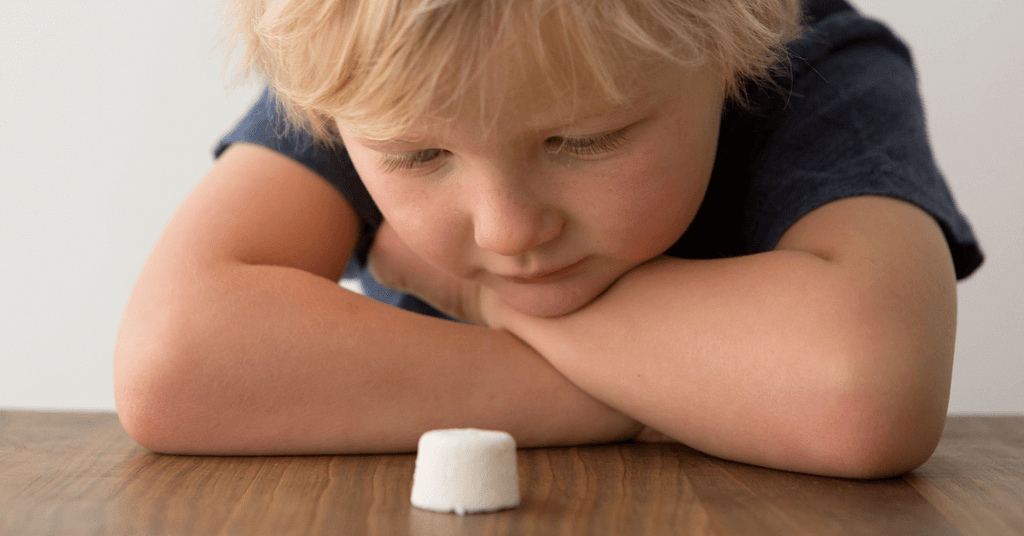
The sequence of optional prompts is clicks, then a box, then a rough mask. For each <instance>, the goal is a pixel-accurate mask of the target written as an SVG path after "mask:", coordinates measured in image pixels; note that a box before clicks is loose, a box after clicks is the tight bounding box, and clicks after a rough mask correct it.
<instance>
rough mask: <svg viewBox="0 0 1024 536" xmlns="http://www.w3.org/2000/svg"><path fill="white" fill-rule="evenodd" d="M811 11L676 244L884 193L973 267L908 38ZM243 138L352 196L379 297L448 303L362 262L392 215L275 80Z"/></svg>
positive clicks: (724, 236) (730, 120) (753, 233)
mask: <svg viewBox="0 0 1024 536" xmlns="http://www.w3.org/2000/svg"><path fill="white" fill-rule="evenodd" d="M806 12H807V15H808V22H809V25H808V26H809V29H808V31H807V32H806V33H805V34H804V35H803V36H802V37H801V38H800V39H798V40H796V41H794V42H793V43H791V44H790V45H789V63H788V65H787V66H786V68H785V69H784V71H783V72H782V73H781V74H779V75H777V76H776V77H774V79H773V82H774V84H751V85H749V87H748V88H747V92H748V99H747V100H748V102H747V103H746V105H744V106H739V105H728V106H727V109H726V110H725V112H724V113H723V117H722V125H721V127H722V128H721V132H720V135H719V141H718V152H717V156H716V160H715V166H714V171H713V172H712V176H711V181H710V184H709V187H708V191H707V194H706V196H705V198H704V201H703V203H702V205H701V207H700V210H699V211H698V212H697V215H696V217H695V218H694V220H693V223H692V224H691V225H690V227H689V228H688V229H687V231H686V232H685V233H684V234H683V236H682V237H681V238H680V239H679V241H678V242H676V243H675V244H674V245H673V246H672V247H671V248H669V250H668V251H667V252H666V253H667V254H668V255H672V256H676V257H681V258H721V257H731V256H738V255H748V254H753V253H759V252H764V251H770V250H772V249H773V248H774V247H775V245H776V244H777V243H778V241H779V239H780V238H781V237H782V235H783V233H785V232H786V230H787V229H789V227H790V226H792V225H793V224H794V223H796V221H797V220H799V219H800V218H801V217H803V216H804V215H806V214H807V213H809V212H811V211H813V210H814V209H816V208H818V207H820V206H822V205H824V204H826V203H829V202H831V201H835V200H838V199H842V198H846V197H853V196H859V195H880V196H887V197H893V198H898V199H902V200H904V201H908V202H910V203H912V204H914V205H917V206H918V207H920V208H922V209H924V210H925V211H926V212H928V213H929V214H931V215H932V216H933V217H934V218H935V220H936V221H937V222H938V223H939V225H940V227H941V228H942V231H943V233H944V235H945V237H946V241H947V243H948V244H949V249H950V252H951V253H952V256H953V262H954V265H955V268H956V275H957V278H958V279H962V278H965V277H967V276H968V275H970V274H971V273H973V272H974V271H975V270H976V269H977V268H978V267H979V266H980V265H981V263H982V261H983V258H984V257H983V255H982V252H981V249H980V248H979V246H978V241H977V239H976V238H975V237H974V234H973V232H972V230H971V227H970V225H969V224H968V222H967V220H966V219H965V218H964V216H963V215H962V214H961V213H960V212H959V210H958V209H957V206H956V203H955V202H954V200H953V197H952V195H951V193H950V191H949V187H948V186H947V184H946V182H945V180H944V178H943V176H942V174H941V173H940V171H939V169H938V167H937V166H936V164H935V160H934V158H933V155H932V152H931V147H930V146H929V144H928V136H927V130H926V128H925V117H924V111H923V107H922V105H921V99H920V95H919V93H918V89H917V78H916V74H915V72H914V67H913V63H912V60H911V55H910V51H909V50H908V49H907V47H906V46H905V45H904V44H903V43H902V42H901V41H900V40H899V39H898V38H897V37H896V36H895V35H894V34H893V33H892V32H891V31H890V30H889V29H888V28H887V27H886V26H885V25H883V24H882V23H880V22H877V21H874V20H871V19H868V18H865V17H863V16H862V15H861V14H859V13H858V12H856V11H855V10H854V9H853V8H852V7H851V6H850V5H849V4H848V3H847V2H846V1H845V0H809V1H808V2H807V3H806ZM235 142H246V143H255V144H259V145H263V146H265V147H268V148H270V149H273V150H275V151H279V152H281V153H282V154H284V155H287V156H289V157H291V158H293V159H295V160H297V161H298V162H300V163H302V164H304V165H305V166H307V167H308V168H310V169H311V170H313V171H315V172H316V173H318V174H319V175H320V176H321V177H323V178H324V179H326V180H327V181H328V182H330V183H331V184H333V185H334V186H335V187H336V188H337V189H338V190H339V191H340V192H341V193H342V194H343V195H344V196H345V198H346V199H348V201H349V202H350V203H351V204H352V206H353V207H354V208H355V210H356V212H357V213H358V214H359V216H360V217H361V218H362V220H363V222H364V229H365V230H364V232H363V236H362V237H361V238H360V241H359V244H358V247H357V251H356V255H355V256H354V257H353V259H352V261H351V262H350V263H349V269H348V271H347V273H346V276H348V277H359V278H360V279H361V282H362V284H363V289H364V292H365V293H366V294H367V295H368V296H371V297H374V298H376V299H378V300H380V301H383V302H386V303H390V304H392V305H396V306H399V307H403V308H406V309H409V310H413V311H417V312H421V313H425V314H432V315H434V316H443V315H441V314H440V313H438V312H437V311H434V310H433V309H432V308H430V307H429V306H428V305H426V304H425V303H423V302H421V301H420V300H418V299H416V298H415V297H412V296H408V295H404V294H401V293H398V292H395V291H392V290H390V289H386V288H384V287H382V286H380V285H379V284H378V283H377V282H376V281H374V280H373V278H372V277H370V275H369V272H368V271H367V270H366V269H365V264H366V263H365V261H366V253H367V251H368V249H369V246H370V244H371V243H372V239H373V236H374V234H375V233H376V230H377V228H378V226H379V225H380V222H381V214H380V211H379V210H378V209H377V207H376V205H375V204H374V202H373V199H372V198H371V197H370V195H369V193H368V192H367V191H366V188H365V187H364V186H363V184H362V181H361V180H360V179H359V175H358V174H357V173H356V171H355V169H354V168H353V167H352V163H351V161H350V160H349V159H348V156H347V153H346V152H345V149H344V148H343V147H340V146H339V147H335V148H332V149H322V148H318V147H316V146H315V145H314V143H313V141H312V138H310V137H309V136H308V135H306V134H304V133H301V132H294V131H287V132H286V129H285V127H284V121H283V119H282V118H281V117H279V115H278V111H277V108H276V103H275V102H274V97H273V95H272V94H271V92H269V91H265V92H264V93H263V95H262V96H261V97H260V99H259V101H258V102H256V104H255V105H254V106H253V107H252V109H250V110H249V112H248V114H247V115H246V116H245V117H244V118H242V120H241V121H240V122H239V123H238V125H237V126H235V128H234V129H233V130H232V131H231V132H230V133H228V134H227V136H225V137H224V138H223V139H222V140H221V141H220V143H218V144H217V147H216V149H215V150H214V154H215V155H216V156H219V155H220V154H221V153H222V152H223V151H224V150H225V149H226V148H227V147H228V146H229V145H230V144H232V143H235Z"/></svg>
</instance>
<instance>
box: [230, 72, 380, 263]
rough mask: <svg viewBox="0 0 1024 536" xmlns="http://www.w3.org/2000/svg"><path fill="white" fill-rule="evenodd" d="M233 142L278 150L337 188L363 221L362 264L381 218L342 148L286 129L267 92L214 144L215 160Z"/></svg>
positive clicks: (359, 245) (358, 255)
mask: <svg viewBox="0 0 1024 536" xmlns="http://www.w3.org/2000/svg"><path fill="white" fill-rule="evenodd" d="M233 143H252V144H256V145H261V146H263V147H266V148H268V149H271V150H274V151H277V152H279V153H281V154H283V155H285V156H287V157H289V158H291V159H293V160H295V161H297V162H299V163H300V164H302V165H304V166H306V167H307V168H309V169H310V170H312V171H313V172H315V173H316V174H318V175H319V176H320V177H322V178H323V179H324V180H326V181H327V182H329V183H331V184H332V185H333V186H334V187H335V188H337V189H338V191H339V192H341V194H342V195H343V196H344V197H345V199H347V200H348V202H349V203H351V204H352V207H353V208H354V209H355V211H356V213H357V214H358V215H359V217H360V219H362V220H363V228H364V230H363V235H362V236H361V237H360V240H359V242H358V243H357V246H356V252H355V257H356V259H357V260H358V262H359V263H360V264H365V262H366V253H367V251H368V250H369V247H370V244H371V243H372V238H373V236H374V234H376V232H377V228H378V227H379V226H380V222H381V220H382V217H381V214H380V211H379V210H378V209H377V205H376V204H375V203H374V202H373V199H372V198H371V197H370V194H369V192H367V191H366V187H365V186H363V182H362V180H360V178H359V175H358V174H357V173H356V170H355V168H354V167H353V166H352V161H351V160H350V159H349V157H348V153H347V152H346V151H345V149H344V147H341V146H337V147H324V146H322V145H317V144H316V143H315V142H314V141H313V138H312V137H311V136H309V135H308V134H306V133H304V132H301V131H298V130H297V129H295V128H290V127H288V126H287V124H286V123H285V120H284V117H283V116H282V112H281V111H280V109H279V108H278V104H277V101H276V100H275V99H274V96H273V93H272V92H271V91H270V90H269V89H265V90H264V91H263V94H262V95H261V96H260V98H259V99H258V100H257V101H256V103H255V104H253V106H252V108H250V109H249V111H248V112H247V113H246V115H245V117H243V118H242V119H241V120H240V121H239V122H238V124H237V125H235V127H234V128H233V129H232V130H231V131H230V132H228V134H227V135H225V136H224V137H223V138H222V139H221V140H220V141H219V142H218V143H217V145H216V146H215V147H214V150H213V155H214V157H215V158H219V157H220V155H221V154H222V153H223V152H224V151H225V150H227V148H228V147H229V146H231V144H233Z"/></svg>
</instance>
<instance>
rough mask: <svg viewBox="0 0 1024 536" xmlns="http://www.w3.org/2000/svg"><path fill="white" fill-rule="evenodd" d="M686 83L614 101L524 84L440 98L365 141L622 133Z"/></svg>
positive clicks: (671, 80) (660, 84)
mask: <svg viewBox="0 0 1024 536" xmlns="http://www.w3.org/2000/svg"><path fill="white" fill-rule="evenodd" d="M685 84H686V81H685V79H683V77H681V76H680V75H679V73H675V74H673V75H671V76H666V73H665V72H664V71H663V72H662V74H659V75H655V74H652V75H650V76H647V77H645V78H643V79H642V80H640V81H637V82H636V83H633V84H631V85H629V86H626V87H624V89H625V91H624V94H623V98H620V99H614V98H611V97H609V96H608V95H607V94H605V93H604V92H602V91H600V90H597V89H595V88H593V87H592V86H590V87H586V86H584V87H580V88H576V89H575V90H573V91H561V90H560V88H552V87H550V86H549V85H548V84H545V83H539V82H536V79H534V80H533V81H531V80H530V79H528V78H523V79H520V81H517V82H515V83H509V84H503V85H501V86H499V87H491V88H488V90H486V91H467V92H464V93H463V94H462V96H461V98H460V99H458V100H454V99H449V98H448V96H447V95H441V96H440V97H438V99H437V101H438V103H439V104H437V105H436V106H435V107H433V108H431V109H430V110H428V111H427V112H426V113H424V114H423V115H421V116H420V117H419V118H417V119H416V120H414V121H412V123H411V124H409V125H408V126H407V128H405V129H404V130H403V131H402V132H400V133H397V134H396V135H392V136H383V137H373V136H363V137H364V138H366V139H376V140H379V141H395V142H408V143H418V142H421V141H423V140H428V139H431V138H434V137H437V136H438V134H439V133H441V132H444V131H459V132H473V133H474V135H476V136H479V137H480V138H482V139H490V138H493V137H497V138H504V139H507V138H510V137H520V136H526V135H529V134H533V133H550V134H551V135H557V134H559V133H563V134H570V135H571V134H574V133H575V134H586V133H591V134H592V133H593V132H594V131H598V130H602V129H613V128H620V127H621V125H620V123H622V122H623V121H626V120H628V119H630V118H632V117H634V116H639V115H642V114H644V113H647V112H650V111H652V110H654V109H655V108H657V107H658V106H661V105H662V104H663V103H664V102H665V101H666V100H668V99H671V98H672V97H674V96H676V95H677V94H678V92H679V91H682V90H683V88H684V86H685Z"/></svg>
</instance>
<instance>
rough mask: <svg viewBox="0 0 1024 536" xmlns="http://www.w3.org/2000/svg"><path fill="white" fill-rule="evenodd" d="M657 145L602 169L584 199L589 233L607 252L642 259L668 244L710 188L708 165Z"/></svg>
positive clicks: (684, 228)
mask: <svg viewBox="0 0 1024 536" xmlns="http://www.w3.org/2000/svg"><path fill="white" fill-rule="evenodd" d="M666 155H672V153H671V152H668V153H667V152H665V151H659V150H657V149H656V148H655V149H651V150H648V151H641V152H638V154H637V155H636V156H635V157H634V158H630V159H624V160H623V161H622V162H620V163H618V164H617V165H616V166H614V167H612V168H610V169H609V170H607V172H606V173H604V174H603V176H604V178H605V180H602V181H600V183H599V184H598V187H597V188H594V189H593V195H590V196H588V199H586V200H584V202H583V203H581V206H583V207H586V209H585V210H586V211H587V212H586V213H585V215H584V216H583V219H585V220H586V221H588V222H589V227H590V233H591V234H592V236H591V238H592V239H594V240H596V241H598V242H599V243H600V244H601V247H602V248H604V249H606V250H607V251H608V254H610V255H614V256H616V257H619V258H622V259H628V260H633V261H637V262H643V261H646V260H648V259H650V258H651V257H653V256H655V255H658V254H661V253H662V252H663V251H664V250H665V249H668V247H669V246H671V245H672V244H673V243H675V242H676V240H678V239H679V237H680V236H682V234H683V233H684V232H685V231H686V229H687V227H689V225H690V222H691V221H693V217H694V215H696V213H697V209H698V208H699V207H700V203H701V201H702V200H703V198H704V193H705V192H706V190H707V184H708V178H709V176H710V168H709V167H708V166H705V165H703V163H702V162H699V161H694V159H691V158H686V157H683V156H681V155H679V151H676V152H675V155H676V156H668V157H666Z"/></svg>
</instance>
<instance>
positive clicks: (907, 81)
mask: <svg viewBox="0 0 1024 536" xmlns="http://www.w3.org/2000/svg"><path fill="white" fill-rule="evenodd" d="M791 57H792V58H793V65H792V71H791V72H792V88H791V90H789V88H785V89H786V91H784V93H785V94H786V95H785V99H784V101H785V102H784V104H783V105H782V107H781V111H780V112H779V113H780V115H779V117H780V118H781V119H780V121H779V123H778V128H777V129H776V130H774V131H773V132H771V133H770V134H768V136H767V139H766V140H765V143H764V145H763V148H762V151H761V152H760V155H761V156H760V157H759V159H758V161H757V162H756V163H755V165H754V166H753V177H752V182H751V191H750V195H749V196H748V197H747V200H748V201H747V207H746V208H745V210H744V213H745V214H746V217H747V218H749V220H748V222H747V223H746V225H745V226H744V227H745V228H746V229H747V232H748V233H749V236H747V237H746V240H747V241H749V243H754V244H761V245H762V246H763V249H771V248H772V247H774V245H775V244H776V243H778V241H779V239H780V238H781V237H782V234H783V233H785V231H786V230H787V229H788V228H789V227H790V226H792V225H793V224H794V223H796V221H797V220H799V219H800V218H801V217H803V216H804V215H805V214H807V213H809V212H811V211H812V210H814V209H815V208H818V207H820V206H822V205H824V204H826V203H829V202H831V201H834V200H837V199H841V198H845V197H852V196H858V195H880V196H888V197H893V198H898V199H902V200H904V201H908V202H910V203H912V204H914V205H917V206H918V207H920V208H922V209H923V210H925V211H926V212H928V213H929V214H931V215H932V216H933V217H934V218H935V220H936V221H937V222H938V223H939V225H940V227H941V228H942V231H943V233H944V234H945V237H946V240H947V242H948V244H949V248H950V252H951V253H952V256H953V261H954V265H955V267H956V275H957V277H958V278H964V277H967V276H968V275H970V274H971V273H972V272H974V270H976V269H977V268H978V267H979V266H980V265H981V263H982V261H983V255H982V252H981V249H980V248H979V245H978V241H977V239H976V238H975V236H974V234H973V232H972V230H971V227H970V225H969V223H968V222H967V220H966V219H965V218H964V216H963V215H962V214H961V213H960V211H959V210H958V208H957V206H956V203H955V202H954V200H953V197H952V194H951V192H950V190H949V188H948V186H947V184H946V182H945V180H944V178H943V176H942V174H941V172H940V171H939V169H938V167H937V165H936V163H935V160H934V158H933V155H932V151H931V148H930V146H929V143H928V136H927V129H926V126H925V116H924V110H923V107H922V104H921V99H920V96H919V94H918V88H917V79H916V74H915V72H914V68H913V64H912V61H911V55H910V52H909V50H908V49H907V48H906V46H905V45H904V44H903V43H902V42H901V41H899V39H898V38H896V36H895V35H893V33H892V32H891V31H890V30H889V29H888V28H886V27H885V26H884V25H883V24H881V23H879V22H877V21H873V20H870V19H866V18H863V17H862V16H860V15H859V14H857V13H856V12H854V11H852V10H845V11H841V12H839V13H835V14H831V15H830V16H829V17H828V18H827V19H826V20H821V21H816V22H814V23H813V25H812V30H811V31H810V32H809V33H808V35H806V36H805V37H803V38H802V39H800V40H799V41H797V42H796V43H794V45H793V46H792V47H791Z"/></svg>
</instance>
